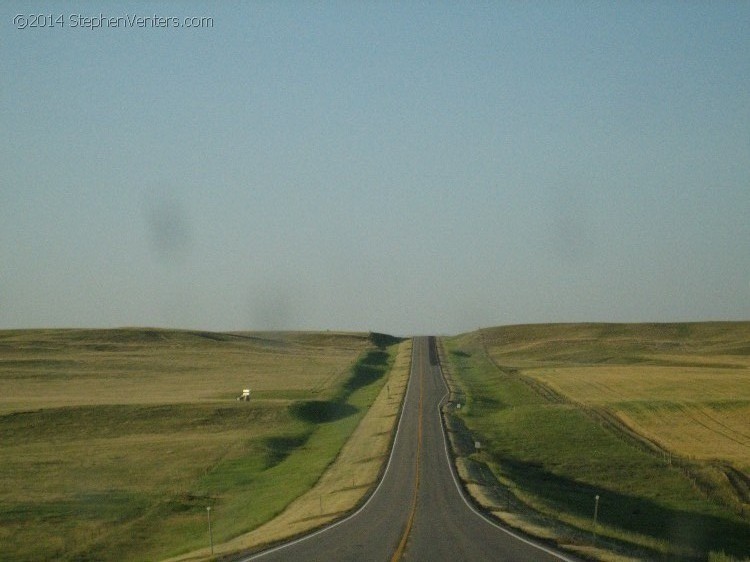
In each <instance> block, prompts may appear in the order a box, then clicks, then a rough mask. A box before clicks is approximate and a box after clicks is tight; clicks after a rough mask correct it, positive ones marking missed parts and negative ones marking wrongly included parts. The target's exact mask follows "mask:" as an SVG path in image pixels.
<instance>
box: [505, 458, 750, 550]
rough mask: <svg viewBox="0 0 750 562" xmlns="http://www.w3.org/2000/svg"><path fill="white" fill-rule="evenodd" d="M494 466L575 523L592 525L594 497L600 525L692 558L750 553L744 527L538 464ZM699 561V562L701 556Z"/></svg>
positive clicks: (748, 530) (749, 530)
mask: <svg viewBox="0 0 750 562" xmlns="http://www.w3.org/2000/svg"><path fill="white" fill-rule="evenodd" d="M496 460H497V461H498V462H499V464H500V465H501V467H502V469H503V471H504V472H505V474H506V475H507V476H508V477H509V478H510V479H511V480H512V481H514V482H515V483H516V484H517V485H519V486H520V487H521V488H523V489H526V490H530V491H532V493H533V494H534V495H535V496H537V497H540V498H542V499H544V500H545V501H546V502H548V503H550V504H553V505H555V506H558V508H559V509H561V510H563V511H566V512H569V513H571V514H574V515H576V516H578V517H581V518H584V519H593V513H594V504H595V496H597V495H599V497H600V500H599V512H598V521H599V523H600V524H601V525H607V526H612V527H617V528H620V529H623V530H626V531H630V532H634V533H639V534H643V535H648V536H652V537H655V538H657V539H660V540H664V541H666V542H668V543H669V544H671V545H673V546H678V547H680V548H684V549H688V550H691V551H696V552H702V553H708V552H711V551H717V552H718V551H724V552H726V553H727V554H731V555H734V556H746V555H747V553H748V552H750V525H749V524H747V523H743V522H740V521H737V520H731V519H729V518H723V517H719V516H715V515H707V514H700V513H691V512H688V511H683V510H679V509H672V508H669V507H666V506H663V505H659V504H657V503H655V502H653V501H649V500H646V499H643V498H638V497H635V496H628V495H625V494H622V493H619V492H615V491H612V490H607V489H603V488H598V487H594V486H591V485H588V484H585V483H582V482H578V481H575V480H573V479H570V478H566V477H563V476H559V475H556V474H553V473H551V472H549V471H547V470H545V469H544V467H542V466H540V465H539V464H535V463H528V462H522V461H518V460H515V459H508V458H502V459H496ZM700 558H701V559H705V554H704V556H702V557H700Z"/></svg>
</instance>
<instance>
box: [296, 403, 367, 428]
mask: <svg viewBox="0 0 750 562" xmlns="http://www.w3.org/2000/svg"><path fill="white" fill-rule="evenodd" d="M289 411H290V412H291V414H292V416H294V417H295V418H297V419H298V420H300V421H304V422H308V423H314V424H318V423H326V422H333V421H338V420H341V419H344V418H346V417H348V416H351V415H353V414H356V413H357V412H358V410H357V408H356V407H355V406H352V405H351V404H346V403H344V402H339V401H327V400H307V401H305V402H295V403H294V404H292V405H291V406H290V407H289Z"/></svg>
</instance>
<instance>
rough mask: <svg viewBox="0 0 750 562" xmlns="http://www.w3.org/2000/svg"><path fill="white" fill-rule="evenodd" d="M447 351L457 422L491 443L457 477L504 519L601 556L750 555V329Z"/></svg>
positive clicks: (531, 337) (566, 330)
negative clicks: (458, 403)
mask: <svg viewBox="0 0 750 562" xmlns="http://www.w3.org/2000/svg"><path fill="white" fill-rule="evenodd" d="M444 344H445V348H446V351H447V353H446V354H445V355H446V358H447V359H448V363H449V371H451V372H452V376H453V378H454V379H455V382H456V383H457V384H458V385H459V386H460V387H461V389H460V390H461V391H462V392H464V393H465V396H464V397H462V398H461V400H462V401H464V402H465V406H464V408H462V409H461V410H460V411H459V412H458V420H459V422H457V423H458V425H459V426H460V425H461V424H460V422H463V423H464V424H465V425H466V426H467V427H468V429H469V430H470V432H471V434H472V436H473V437H474V438H476V439H477V440H479V441H481V442H482V443H483V444H484V448H483V450H482V451H481V452H480V453H476V452H473V451H471V450H468V449H467V448H466V447H464V450H463V453H462V455H463V456H464V457H465V458H463V459H459V461H460V464H461V465H462V471H463V472H464V474H465V475H467V478H468V479H469V480H472V481H473V482H474V483H475V485H474V486H473V487H474V488H475V491H476V492H477V493H478V495H479V496H484V497H483V498H482V501H483V502H485V503H486V504H487V505H488V507H490V509H492V510H493V511H494V512H495V513H496V515H497V516H498V517H499V518H501V519H503V520H506V521H508V522H510V523H512V524H516V525H518V526H521V527H525V528H527V529H533V528H536V529H537V530H541V529H542V528H546V530H545V531H542V534H543V535H544V536H546V537H547V538H550V539H552V540H555V541H556V542H558V543H560V544H562V545H564V546H567V547H568V548H571V549H573V550H576V551H578V552H579V553H581V554H585V555H587V556H592V557H600V558H604V559H606V558H609V559H617V558H616V556H615V555H613V554H611V553H610V554H607V553H605V547H606V549H609V550H610V551H619V552H620V553H628V554H629V555H630V556H635V557H636V558H645V559H661V558H664V559H674V558H676V559H690V558H695V559H703V560H705V559H706V558H707V557H709V556H713V557H715V558H716V557H718V553H721V552H725V553H727V554H728V555H731V556H734V557H744V556H747V555H748V553H749V552H750V497H749V496H748V488H747V484H748V481H749V480H748V474H749V473H750V455H749V450H750V323H705V324H676V325H675V324H670V325H666V324H664V325H658V324H657V325H614V324H613V325H607V324H598V325H597V324H593V325H591V324H590V325H537V326H510V327H505V328H495V329H487V330H482V331H479V332H473V333H470V334H464V335H461V336H457V337H455V338H448V339H446V340H444ZM487 469H489V470H491V472H492V473H493V477H494V478H488V477H487V472H486V471H487ZM483 471H484V472H483ZM491 481H498V482H499V483H500V485H499V486H497V485H495V486H493V485H491ZM476 484H483V485H482V486H479V485H476ZM596 495H599V496H600V502H599V512H598V525H597V527H596V529H595V528H594V526H593V512H594V506H595V496H596ZM508 504H510V509H508ZM553 521H556V522H562V524H556V523H553ZM712 552H713V553H715V554H713V555H712V554H710V553H712Z"/></svg>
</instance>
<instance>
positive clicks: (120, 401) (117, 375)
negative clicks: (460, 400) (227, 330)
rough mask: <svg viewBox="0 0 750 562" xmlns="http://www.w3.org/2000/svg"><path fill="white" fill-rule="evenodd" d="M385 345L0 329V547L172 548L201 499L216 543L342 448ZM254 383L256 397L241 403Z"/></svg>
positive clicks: (308, 482) (85, 551) (97, 555)
mask: <svg viewBox="0 0 750 562" xmlns="http://www.w3.org/2000/svg"><path fill="white" fill-rule="evenodd" d="M392 343H394V340H393V339H389V338H373V337H368V335H366V334H335V333H320V334H312V333H284V334H255V333H253V334H217V333H203V332H183V331H164V330H139V329H125V330H104V331H95V330H34V331H5V332H0V544H2V545H3V552H2V559H3V560H146V559H150V560H152V559H159V558H164V557H166V556H168V555H171V554H176V553H178V552H181V551H188V550H193V549H196V548H199V547H202V546H204V544H205V542H206V534H207V533H206V507H207V506H208V505H211V506H212V508H213V510H212V518H213V523H214V539H215V540H216V541H217V542H220V541H225V540H228V539H229V538H231V537H233V536H237V535H239V534H241V533H243V532H246V531H248V530H250V529H252V528H254V527H257V526H259V525H260V524H262V523H263V522H264V521H267V520H268V519H270V518H271V517H272V516H273V515H275V514H277V513H279V512H280V511H282V510H283V508H284V507H285V506H286V505H287V504H288V503H289V502H290V501H292V500H293V499H294V498H295V497H297V496H299V495H300V494H302V493H303V492H304V491H306V490H307V489H309V488H310V487H311V486H313V485H314V483H315V482H316V481H317V479H318V478H319V477H320V475H321V474H322V473H323V471H324V470H325V468H326V467H327V466H328V464H329V463H330V462H331V461H332V460H333V458H334V457H335V456H336V454H337V453H338V451H339V450H340V449H341V447H342V445H343V444H344V442H345V441H346V438H347V437H348V435H349V434H350V433H351V432H352V430H353V429H354V428H355V427H356V425H357V423H358V422H359V420H360V419H361V417H362V415H363V414H364V412H365V411H366V409H367V407H368V406H369V404H370V403H371V402H372V400H374V399H375V396H377V394H378V392H379V390H380V388H381V387H382V384H383V380H384V379H383V375H384V374H385V373H386V372H387V370H388V369H389V367H390V365H391V363H392V361H393V356H394V354H395V349H394V348H387V347H386V344H392ZM376 344H380V345H379V346H378V345H376ZM248 387H249V388H251V389H252V390H253V399H252V400H251V401H250V402H248V403H244V402H237V401H236V400H235V397H236V396H237V395H239V394H240V392H241V390H242V389H243V388H248ZM281 482H283V485H280V483H281Z"/></svg>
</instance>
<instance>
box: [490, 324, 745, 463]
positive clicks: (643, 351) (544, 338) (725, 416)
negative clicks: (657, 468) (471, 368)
mask: <svg viewBox="0 0 750 562" xmlns="http://www.w3.org/2000/svg"><path fill="white" fill-rule="evenodd" d="M482 336H483V340H484V345H485V348H486V349H487V350H488V352H489V353H490V355H491V356H492V358H493V360H494V361H495V362H496V363H497V364H499V365H504V366H508V367H512V368H516V369H520V370H521V372H522V373H523V374H524V375H526V376H529V377H532V378H534V379H536V380H538V381H540V382H542V383H544V385H546V386H547V387H549V388H551V389H553V390H554V391H556V392H558V393H559V394H562V395H563V396H566V397H567V398H569V399H570V400H572V401H574V402H577V403H579V404H584V405H586V406H590V407H594V408H602V409H606V410H608V411H609V412H612V413H614V414H615V415H616V416H617V417H618V418H619V419H620V421H621V422H622V423H623V424H624V425H626V426H627V427H629V428H630V429H632V430H634V431H636V432H637V433H640V434H641V435H643V436H644V437H647V438H648V439H649V440H651V441H652V442H654V443H656V444H658V445H660V446H661V447H662V448H664V449H666V450H669V451H671V452H672V453H674V454H676V455H679V456H683V457H687V458H691V459H695V460H702V461H708V460H718V461H722V462H729V463H731V464H733V465H734V466H735V467H737V468H740V469H741V470H745V471H747V470H748V469H750V323H748V322H727V323H721V322H717V323H696V324H630V325H628V324H578V325H564V324H563V325H554V324H550V325H537V326H510V327H506V328H503V329H501V330H487V331H484V332H483V333H482Z"/></svg>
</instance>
